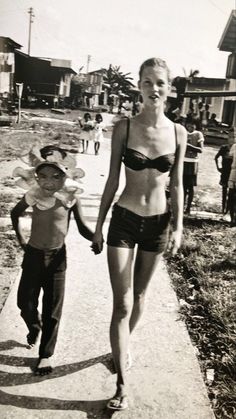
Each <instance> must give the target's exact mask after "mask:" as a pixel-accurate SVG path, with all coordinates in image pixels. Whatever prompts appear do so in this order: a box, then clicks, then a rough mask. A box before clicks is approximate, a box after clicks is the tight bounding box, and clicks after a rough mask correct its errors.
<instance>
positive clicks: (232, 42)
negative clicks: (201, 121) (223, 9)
mask: <svg viewBox="0 0 236 419" xmlns="http://www.w3.org/2000/svg"><path fill="white" fill-rule="evenodd" d="M218 48H219V50H220V51H226V52H230V53H231V54H230V55H229V57H228V64H227V68H226V79H227V82H228V83H227V87H226V91H227V93H228V96H227V97H225V103H224V112H223V119H224V120H225V122H227V123H228V124H230V125H234V126H236V10H232V12H231V14H230V16H229V19H228V22H227V24H226V26H225V29H224V32H223V34H222V36H221V39H220V42H219V45H218Z"/></svg>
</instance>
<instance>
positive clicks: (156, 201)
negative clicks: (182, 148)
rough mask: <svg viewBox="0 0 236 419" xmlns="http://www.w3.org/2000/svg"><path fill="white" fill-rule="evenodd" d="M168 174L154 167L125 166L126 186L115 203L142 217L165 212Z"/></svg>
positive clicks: (166, 209) (166, 207) (166, 208)
mask: <svg viewBox="0 0 236 419" xmlns="http://www.w3.org/2000/svg"><path fill="white" fill-rule="evenodd" d="M168 175H169V173H160V172H158V171H157V170H156V169H144V170H142V171H134V170H131V169H127V168H126V187H125V189H124V190H123V192H122V193H121V195H120V198H119V200H118V202H117V204H118V205H120V206H121V207H123V208H127V209H128V210H130V211H133V212H134V213H135V214H138V215H141V216H143V217H148V216H150V215H157V214H164V213H166V212H167V211H168V206H167V198H166V185H167V181H168Z"/></svg>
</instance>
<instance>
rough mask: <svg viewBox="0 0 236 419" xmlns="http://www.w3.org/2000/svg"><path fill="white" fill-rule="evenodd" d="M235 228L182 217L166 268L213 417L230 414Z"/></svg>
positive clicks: (234, 377)
mask: <svg viewBox="0 0 236 419" xmlns="http://www.w3.org/2000/svg"><path fill="white" fill-rule="evenodd" d="M235 238H236V233H235V229H230V228H229V227H228V225H227V223H224V222H222V221H218V222H217V221H212V220H211V219H208V220H201V219H196V218H193V217H192V218H191V217H189V218H186V219H185V229H184V239H183V245H182V249H181V252H180V253H178V254H177V256H176V257H174V258H169V260H168V270H169V274H170V277H171V279H172V282H173V286H174V289H175V291H176V293H177V297H178V299H179V303H180V313H181V315H182V316H183V319H184V320H185V323H186V325H187V328H188V331H189V334H190V337H191V340H192V342H193V343H194V345H195V346H196V348H197V356H198V359H199V362H200V366H201V370H202V373H203V377H204V380H205V383H206V386H207V389H208V395H209V398H210V400H211V403H212V406H213V409H214V413H215V416H216V418H218V419H233V418H235V417H236V278H235V272H236V249H235V247H234V246H235Z"/></svg>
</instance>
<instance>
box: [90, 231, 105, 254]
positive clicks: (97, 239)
mask: <svg viewBox="0 0 236 419" xmlns="http://www.w3.org/2000/svg"><path fill="white" fill-rule="evenodd" d="M103 243H104V239H103V235H102V232H101V231H99V232H98V231H96V232H95V234H94V236H93V243H92V245H91V248H92V251H93V252H94V254H95V255H98V254H99V253H101V252H102V249H103Z"/></svg>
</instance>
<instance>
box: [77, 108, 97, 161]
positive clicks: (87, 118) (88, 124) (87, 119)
mask: <svg viewBox="0 0 236 419" xmlns="http://www.w3.org/2000/svg"><path fill="white" fill-rule="evenodd" d="M79 124H80V127H81V128H82V133H81V141H82V147H83V149H82V153H87V151H88V144H89V141H91V140H92V130H93V128H94V123H93V121H92V118H91V115H90V113H89V112H85V114H84V120H81V119H79Z"/></svg>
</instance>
